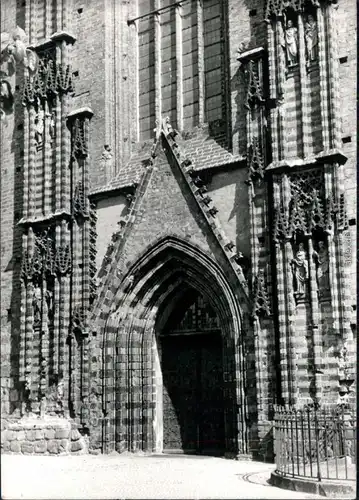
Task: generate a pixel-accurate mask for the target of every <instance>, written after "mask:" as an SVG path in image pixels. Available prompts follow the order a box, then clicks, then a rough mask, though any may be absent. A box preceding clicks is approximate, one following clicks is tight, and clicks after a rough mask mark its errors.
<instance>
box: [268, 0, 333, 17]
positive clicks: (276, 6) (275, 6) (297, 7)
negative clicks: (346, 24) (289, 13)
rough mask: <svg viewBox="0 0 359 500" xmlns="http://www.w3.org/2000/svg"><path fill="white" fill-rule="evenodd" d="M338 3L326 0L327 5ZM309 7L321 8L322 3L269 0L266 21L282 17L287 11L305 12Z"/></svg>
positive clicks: (311, 0) (298, 0)
mask: <svg viewBox="0 0 359 500" xmlns="http://www.w3.org/2000/svg"><path fill="white" fill-rule="evenodd" d="M337 2H338V0H326V3H333V4H336V3H337ZM308 5H310V6H312V7H319V6H320V2H319V0H267V6H266V19H269V18H270V17H272V16H276V17H281V16H283V14H284V13H285V11H286V10H287V9H291V10H293V11H294V12H303V11H304V10H305V8H306V7H307V6H308Z"/></svg>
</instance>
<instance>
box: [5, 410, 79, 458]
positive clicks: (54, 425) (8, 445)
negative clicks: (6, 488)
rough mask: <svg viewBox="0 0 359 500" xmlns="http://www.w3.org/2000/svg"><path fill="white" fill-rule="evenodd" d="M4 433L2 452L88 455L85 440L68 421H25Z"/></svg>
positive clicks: (44, 419) (16, 423) (25, 419)
mask: <svg viewBox="0 0 359 500" xmlns="http://www.w3.org/2000/svg"><path fill="white" fill-rule="evenodd" d="M5 427H6V428H5V429H3V430H2V432H1V452H2V453H10V454H18V453H23V454H24V455H69V454H75V455H79V454H83V453H87V452H88V449H87V448H88V446H87V443H86V441H85V438H84V437H83V436H81V434H80V432H79V431H78V430H77V428H76V425H74V423H72V422H71V421H69V420H67V419H65V418H58V417H44V418H34V417H29V418H26V417H25V418H22V419H20V420H17V421H15V422H14V421H12V422H8V423H7V425H6V426H5Z"/></svg>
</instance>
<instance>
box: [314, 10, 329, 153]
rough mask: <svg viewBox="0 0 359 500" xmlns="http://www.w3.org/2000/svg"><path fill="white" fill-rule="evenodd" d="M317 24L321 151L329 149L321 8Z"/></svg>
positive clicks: (326, 76)
mask: <svg viewBox="0 0 359 500" xmlns="http://www.w3.org/2000/svg"><path fill="white" fill-rule="evenodd" d="M317 23H318V58H319V76H320V78H319V85H320V108H321V121H322V140H323V149H324V151H326V150H327V149H329V146H330V144H329V139H330V137H329V118H328V102H329V99H328V85H327V81H328V71H327V65H328V62H327V51H326V36H325V23H324V18H323V11H322V7H319V8H318V9H317Z"/></svg>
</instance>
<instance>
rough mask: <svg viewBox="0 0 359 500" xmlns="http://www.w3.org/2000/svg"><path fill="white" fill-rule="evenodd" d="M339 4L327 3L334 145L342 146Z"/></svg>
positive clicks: (334, 146) (336, 146) (335, 146)
mask: <svg viewBox="0 0 359 500" xmlns="http://www.w3.org/2000/svg"><path fill="white" fill-rule="evenodd" d="M336 8H337V6H334V5H327V6H326V9H325V10H326V12H327V25H328V35H327V38H328V46H329V89H330V101H329V102H330V111H331V112H330V116H331V136H332V137H331V138H332V147H333V148H337V149H338V148H340V146H341V140H340V139H341V138H340V109H339V106H340V102H341V100H340V93H339V68H338V64H339V63H338V49H337V21H336V19H335V11H336Z"/></svg>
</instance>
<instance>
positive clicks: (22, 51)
mask: <svg viewBox="0 0 359 500" xmlns="http://www.w3.org/2000/svg"><path fill="white" fill-rule="evenodd" d="M26 44H27V36H26V33H25V31H24V30H23V29H22V28H20V27H19V26H17V27H16V30H15V31H14V32H13V33H12V35H9V33H5V32H4V33H1V75H2V76H11V75H13V74H14V72H15V68H16V64H17V63H23V64H24V66H25V67H26V68H28V70H29V73H30V75H32V74H34V73H35V72H36V70H37V66H38V57H37V55H36V53H35V52H34V51H32V50H30V49H27V48H26Z"/></svg>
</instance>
